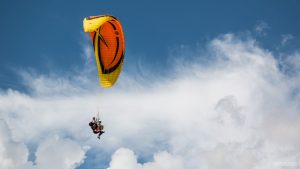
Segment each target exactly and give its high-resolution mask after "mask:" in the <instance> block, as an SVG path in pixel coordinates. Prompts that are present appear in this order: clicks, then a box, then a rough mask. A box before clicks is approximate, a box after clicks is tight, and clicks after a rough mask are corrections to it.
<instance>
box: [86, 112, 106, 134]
mask: <svg viewBox="0 0 300 169" xmlns="http://www.w3.org/2000/svg"><path fill="white" fill-rule="evenodd" d="M89 126H90V127H91V129H92V130H93V133H94V134H98V139H100V136H101V135H102V134H103V133H105V132H104V131H103V129H104V126H103V125H102V124H101V121H100V119H99V117H98V118H95V117H93V120H92V121H91V122H90V123H89Z"/></svg>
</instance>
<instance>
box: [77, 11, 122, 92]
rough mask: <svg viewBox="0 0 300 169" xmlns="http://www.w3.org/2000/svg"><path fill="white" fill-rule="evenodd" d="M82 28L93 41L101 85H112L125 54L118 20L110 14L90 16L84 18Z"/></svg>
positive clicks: (106, 86)
mask: <svg viewBox="0 0 300 169" xmlns="http://www.w3.org/2000/svg"><path fill="white" fill-rule="evenodd" d="M83 29H84V31H85V32H89V34H90V37H91V40H92V41H93V46H94V53H95V58H96V63H97V67H98V73H99V77H100V84H101V86H102V87H104V88H108V87H111V86H113V85H114V84H115V82H116V81H117V79H118V77H119V74H120V72H121V70H122V65H123V62H124V54H125V40H124V33H123V29H122V26H121V23H120V21H119V20H118V19H117V18H115V17H114V16H111V15H98V16H90V17H87V18H84V20H83Z"/></svg>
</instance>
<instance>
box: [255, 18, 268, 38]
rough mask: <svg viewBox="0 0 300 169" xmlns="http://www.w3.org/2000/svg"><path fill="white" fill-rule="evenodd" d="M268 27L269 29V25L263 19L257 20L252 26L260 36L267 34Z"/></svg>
mask: <svg viewBox="0 0 300 169" xmlns="http://www.w3.org/2000/svg"><path fill="white" fill-rule="evenodd" d="M268 29H270V26H269V24H268V23H266V22H264V21H259V22H258V23H257V24H256V26H255V28H254V30H255V32H256V33H258V34H259V35H262V36H267V30H268Z"/></svg>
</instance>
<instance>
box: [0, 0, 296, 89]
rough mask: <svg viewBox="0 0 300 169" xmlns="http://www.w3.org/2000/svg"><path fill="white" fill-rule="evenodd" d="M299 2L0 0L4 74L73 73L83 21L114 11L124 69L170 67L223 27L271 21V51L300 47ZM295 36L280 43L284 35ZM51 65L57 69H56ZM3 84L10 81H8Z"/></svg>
mask: <svg viewBox="0 0 300 169" xmlns="http://www.w3.org/2000/svg"><path fill="white" fill-rule="evenodd" d="M298 7H299V2H298V1H296V0H289V1H280V0H276V1H233V0H231V1H226V2H220V1H195V0H191V1H177V2H174V1H143V2H142V1H133V0H130V1H95V0H91V1H63V2H62V1H58V0H54V1H32V0H30V1H26V2H22V1H1V7H0V8H1V10H0V11H1V15H0V17H1V20H2V23H3V24H1V25H2V26H1V34H0V36H1V46H0V50H1V66H0V67H1V77H2V79H3V81H5V82H6V81H8V82H9V83H12V84H15V85H18V83H19V81H18V79H17V77H16V76H11V75H13V74H14V72H12V69H18V68H21V69H22V68H33V69H35V70H37V71H39V72H49V71H53V70H56V71H68V70H70V69H72V67H80V66H82V62H83V60H82V57H81V56H80V53H81V52H82V49H81V47H80V43H81V41H82V34H81V33H82V19H83V18H84V17H86V16H90V15H98V14H112V15H115V16H117V17H118V18H119V19H120V20H121V21H122V24H123V26H124V28H125V36H126V46H127V48H126V52H127V57H126V65H128V66H125V70H126V69H127V68H129V67H130V66H131V64H135V62H136V61H140V62H142V63H143V64H145V65H148V66H149V67H153V66H154V67H155V69H159V70H160V71H163V72H164V71H165V68H166V66H167V67H168V66H170V65H172V63H169V62H167V60H168V59H167V56H168V55H169V53H170V51H172V50H173V49H174V48H178V46H179V45H188V46H195V45H196V44H200V45H204V44H205V43H207V41H209V40H211V39H212V38H214V37H216V36H218V35H220V34H223V33H237V32H245V31H253V29H254V28H255V26H256V25H258V24H260V23H262V22H263V23H266V24H267V28H266V30H267V33H268V36H260V37H257V38H258V39H259V40H260V42H261V44H262V45H263V46H264V47H266V48H267V49H270V50H272V51H273V50H275V51H276V52H277V50H279V51H280V52H281V51H286V50H287V49H289V50H294V49H296V48H297V47H298V46H299V44H300V42H299V39H298V38H297V37H299V30H300V23H299V21H298V20H299V17H300V14H299V10H298ZM286 34H290V35H292V36H293V37H295V38H293V40H292V42H290V44H289V45H288V47H278V46H279V45H280V42H281V40H282V37H281V36H282V35H286ZM50 69H51V70H50ZM1 87H3V88H8V87H12V86H9V84H6V83H4V82H2V83H1Z"/></svg>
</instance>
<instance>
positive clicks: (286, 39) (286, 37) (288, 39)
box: [281, 34, 295, 45]
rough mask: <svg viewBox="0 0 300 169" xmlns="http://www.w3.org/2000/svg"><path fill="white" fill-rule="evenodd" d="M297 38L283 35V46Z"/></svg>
mask: <svg viewBox="0 0 300 169" xmlns="http://www.w3.org/2000/svg"><path fill="white" fill-rule="evenodd" d="M294 38H295V37H294V36H293V35H291V34H284V35H281V45H285V44H286V43H287V42H288V41H290V40H292V39H294Z"/></svg>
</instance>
